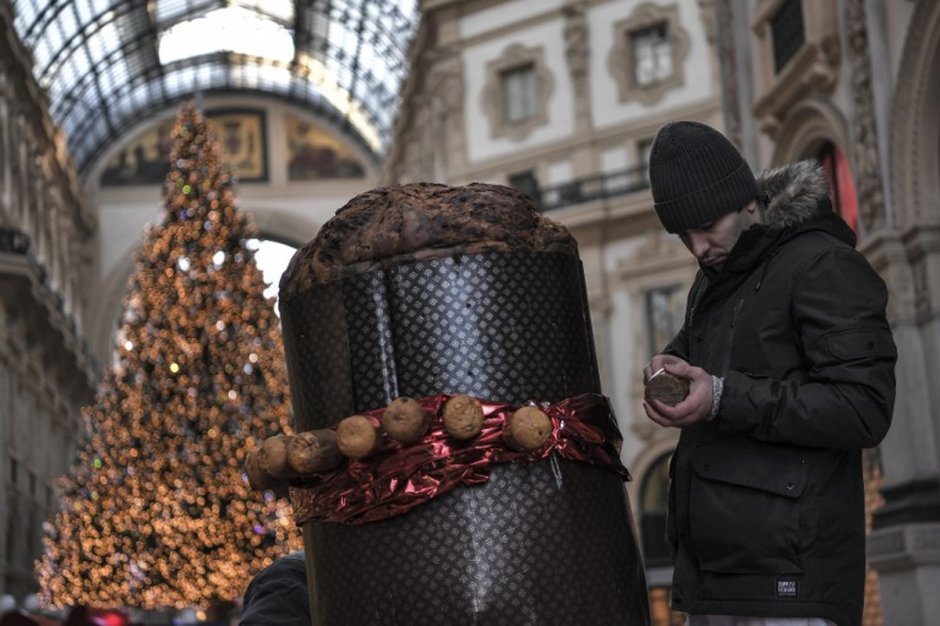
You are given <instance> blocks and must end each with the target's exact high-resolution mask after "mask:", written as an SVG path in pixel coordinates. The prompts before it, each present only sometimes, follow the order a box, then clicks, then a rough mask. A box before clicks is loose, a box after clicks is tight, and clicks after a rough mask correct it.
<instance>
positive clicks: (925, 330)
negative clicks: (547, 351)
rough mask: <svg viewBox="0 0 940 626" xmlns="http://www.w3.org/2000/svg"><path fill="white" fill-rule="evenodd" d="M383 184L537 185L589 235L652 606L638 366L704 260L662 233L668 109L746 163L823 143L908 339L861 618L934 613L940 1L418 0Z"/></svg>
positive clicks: (656, 507)
mask: <svg viewBox="0 0 940 626" xmlns="http://www.w3.org/2000/svg"><path fill="white" fill-rule="evenodd" d="M421 8H422V11H423V21H422V23H421V26H420V28H419V30H418V33H417V37H416V40H415V45H414V47H413V50H412V58H411V62H412V71H411V72H410V74H409V79H408V81H407V82H406V84H405V88H404V91H403V107H402V110H401V112H400V115H399V119H398V125H397V127H396V135H395V141H393V144H392V150H391V151H390V153H389V155H388V156H387V158H386V161H385V165H384V167H385V169H384V176H385V180H387V181H389V182H393V181H408V180H427V179H430V180H438V181H444V182H448V183H452V184H461V183H465V182H469V181H472V180H485V181H491V182H499V183H504V184H510V185H514V186H516V187H519V188H520V189H523V190H525V191H527V192H528V193H529V194H530V195H531V196H532V197H533V198H534V199H535V200H536V202H537V203H539V204H540V206H541V208H542V210H543V211H545V212H546V213H547V214H548V215H550V216H551V217H553V218H555V219H557V220H559V221H561V222H562V223H564V224H565V225H566V226H568V228H569V229H570V230H571V231H572V233H574V235H575V236H576V237H577V239H578V241H579V244H580V246H581V256H582V260H583V262H584V269H585V273H586V277H587V283H588V289H589V296H590V303H591V309H592V317H593V322H594V329H595V339H596V342H597V344H598V345H597V347H598V355H599V359H600V362H601V368H602V376H603V383H604V388H605V391H606V393H607V394H609V395H610V396H611V398H612V400H613V404H614V407H615V410H616V413H617V415H618V419H619V422H620V427H621V430H622V432H623V434H624V436H625V439H626V442H625V446H624V450H623V459H624V461H625V463H626V464H627V466H628V467H629V469H630V471H631V472H632V474H633V476H634V480H633V481H632V483H630V484H629V486H628V490H629V493H630V496H631V499H632V502H633V510H634V514H635V515H636V517H637V520H636V521H637V527H638V529H639V531H640V533H641V535H642V539H643V542H642V543H643V546H644V550H645V557H646V564H647V570H648V579H649V582H650V585H651V597H652V599H653V608H654V620H655V622H656V623H657V624H667V623H670V620H677V619H678V618H677V616H675V615H672V616H670V615H669V614H668V611H666V610H665V599H666V597H667V596H668V585H669V577H670V573H671V572H670V569H669V562H668V561H669V560H668V554H667V552H666V548H665V546H664V545H663V543H662V540H661V537H662V527H663V514H664V509H665V499H664V494H665V489H666V485H667V483H668V477H667V474H666V463H667V461H668V458H669V456H670V453H671V451H672V448H673V446H674V445H675V438H676V433H674V432H669V431H666V430H664V429H660V428H658V427H656V426H655V425H653V424H652V423H651V422H649V420H647V419H646V418H645V416H644V415H643V413H642V409H641V408H640V395H641V391H642V389H641V371H642V367H643V365H644V364H645V362H646V360H647V359H648V358H649V356H650V354H652V353H653V352H654V351H657V350H658V349H659V348H661V347H662V346H663V345H664V344H665V342H666V340H668V338H670V337H671V335H672V333H673V332H674V331H675V330H676V328H677V327H678V324H680V323H681V319H682V306H683V304H684V300H685V293H686V290H687V288H688V286H689V283H690V281H691V278H692V276H693V274H694V271H695V267H694V264H693V263H692V262H691V259H690V257H689V255H688V254H687V252H686V251H685V250H684V249H683V248H682V247H681V245H680V244H679V243H678V241H676V240H675V238H670V237H666V236H665V235H663V234H662V233H661V229H660V228H659V224H658V222H657V220H656V218H655V215H654V213H653V211H652V200H651V197H650V195H649V190H648V185H647V182H646V174H645V157H646V154H647V150H648V148H649V142H650V140H651V139H652V137H653V135H654V134H655V132H656V130H657V129H658V128H659V126H660V125H661V124H662V123H663V122H665V121H668V120H671V119H681V118H684V119H695V120H699V121H702V122H706V123H709V124H711V125H713V126H716V127H719V128H723V129H724V130H725V132H726V133H727V134H728V136H729V137H730V138H731V139H732V141H734V142H735V143H736V144H737V145H738V146H739V148H740V149H741V150H742V153H743V154H744V155H745V156H746V158H747V159H748V160H749V162H750V163H751V164H752V166H753V167H754V168H755V169H757V170H760V169H765V168H768V167H772V166H775V165H779V164H781V163H785V162H789V161H793V160H798V159H804V158H816V159H818V160H819V161H820V163H821V164H822V165H823V166H824V168H825V169H826V171H827V173H828V174H829V179H830V187H831V193H832V197H833V201H834V205H835V206H836V207H837V209H838V210H839V211H840V213H841V214H842V215H843V217H844V218H845V220H846V221H847V222H848V223H849V224H850V225H851V226H852V227H853V228H854V229H855V230H856V232H857V233H858V235H859V247H860V249H861V250H862V251H863V253H865V254H866V256H867V257H868V258H869V259H870V260H871V261H872V263H873V265H874V266H875V268H876V269H877V270H878V271H879V272H880V273H881V275H882V276H883V277H884V278H885V280H886V281H887V284H888V286H889V291H890V297H891V303H890V311H889V316H890V321H891V324H892V326H893V328H894V332H895V337H896V341H897V343H898V347H899V350H900V355H901V356H900V361H899V364H898V379H899V391H898V401H897V405H896V409H895V417H894V425H893V427H892V429H891V432H890V434H889V436H888V438H887V439H886V440H885V442H884V443H883V445H882V446H880V448H879V449H878V450H873V451H869V453H868V454H867V455H866V463H865V471H866V476H867V477H868V494H869V497H868V503H869V505H868V509H869V513H870V514H872V513H873V517H872V519H871V520H870V522H871V529H872V530H871V534H870V539H869V554H868V556H869V562H870V565H871V570H870V573H869V578H868V580H869V584H868V586H867V590H866V594H867V595H866V610H865V623H866V624H870V625H875V624H929V623H931V622H932V618H931V616H933V615H937V614H938V613H940V607H938V606H937V601H938V596H937V594H936V593H934V592H931V591H930V590H931V589H935V588H936V587H937V585H938V584H940V569H938V557H940V552H938V550H937V546H938V545H940V542H938V540H937V536H938V535H937V533H938V530H940V527H938V525H937V522H938V521H940V516H938V512H940V508H938V506H937V498H938V493H940V489H938V463H940V456H938V441H940V432H938V431H940V426H938V423H940V409H938V404H937V402H938V398H937V393H938V391H937V388H936V386H935V385H931V384H930V383H929V382H928V381H929V380H931V379H932V378H931V377H933V376H935V375H936V372H937V371H940V370H938V366H940V363H938V360H940V354H938V350H940V343H938V341H937V337H938V329H937V322H936V319H937V311H938V306H937V300H938V296H937V293H938V292H937V289H938V288H940V282H938V280H940V278H938V276H940V274H938V267H940V266H938V263H937V258H936V257H937V246H936V243H935V242H936V240H937V225H938V223H940V215H938V206H940V205H938V204H937V197H938V194H937V187H938V184H940V183H938V180H940V163H938V155H940V132H938V110H937V109H936V106H935V105H936V102H938V99H937V95H938V90H940V85H938V82H940V71H938V68H940V63H938V61H940V5H938V4H937V3H934V2H928V1H920V2H916V1H915V2H907V1H893V2H892V1H886V2H885V1H876V0H820V1H819V2H816V1H814V2H805V1H801V0H747V1H744V2H737V1H734V0H699V1H697V2H632V1H619V2H605V1H602V0H581V1H579V0H571V1H566V0H556V1H552V2H536V1H527V0H513V1H509V2H493V1H486V0H477V1H467V2H453V1H447V0H427V1H425V2H422V3H421Z"/></svg>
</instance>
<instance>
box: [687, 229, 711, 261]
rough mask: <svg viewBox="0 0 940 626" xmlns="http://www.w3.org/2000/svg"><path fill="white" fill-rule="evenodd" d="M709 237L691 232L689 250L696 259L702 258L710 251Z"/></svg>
mask: <svg viewBox="0 0 940 626" xmlns="http://www.w3.org/2000/svg"><path fill="white" fill-rule="evenodd" d="M708 248H709V246H708V239H707V238H706V237H704V236H702V235H701V234H699V233H689V250H691V251H692V254H693V255H695V258H696V259H701V258H702V257H703V256H705V253H706V252H708Z"/></svg>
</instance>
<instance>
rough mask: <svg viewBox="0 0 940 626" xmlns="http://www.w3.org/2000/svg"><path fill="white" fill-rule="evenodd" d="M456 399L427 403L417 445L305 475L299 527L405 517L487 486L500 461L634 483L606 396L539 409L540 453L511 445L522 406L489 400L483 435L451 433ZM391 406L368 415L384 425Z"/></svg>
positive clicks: (392, 447) (391, 446)
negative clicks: (596, 471) (567, 464)
mask: <svg viewBox="0 0 940 626" xmlns="http://www.w3.org/2000/svg"><path fill="white" fill-rule="evenodd" d="M452 397H453V396H450V395H443V394H442V395H436V396H431V397H428V398H419V399H418V402H420V403H421V406H422V408H424V410H425V411H426V412H427V413H428V414H429V415H431V416H432V417H431V423H430V428H429V430H428V433H427V434H426V435H425V436H424V438H423V439H422V440H421V441H419V442H417V443H413V444H408V445H405V444H402V443H400V442H398V441H394V440H392V439H387V440H386V445H385V447H384V448H383V449H382V450H381V451H380V452H378V453H376V454H374V455H372V456H370V457H368V458H366V459H361V460H358V461H357V460H352V459H349V460H348V461H347V462H345V463H343V464H342V465H340V466H339V467H337V468H336V469H334V470H331V471H329V472H322V473H318V474H313V475H309V476H305V477H304V478H303V482H302V484H299V485H294V486H291V487H290V500H291V505H292V506H293V509H294V518H295V521H296V522H297V524H298V525H301V524H303V523H305V522H309V521H312V520H322V521H329V522H342V523H346V524H361V523H365V522H374V521H378V520H382V519H388V518H390V517H395V516H397V515H401V514H402V513H405V512H406V511H409V510H410V509H413V508H414V507H416V506H419V505H421V504H423V503H425V502H427V501H428V500H430V499H431V498H434V497H437V496H439V495H441V494H443V493H446V492H448V491H450V490H452V489H454V488H455V487H457V486H458V485H479V484H482V483H485V482H486V481H487V480H489V477H490V466H491V465H492V464H493V463H520V462H531V461H536V460H539V459H544V458H547V457H549V456H551V455H557V456H558V457H561V458H563V459H568V460H571V461H581V462H583V463H590V464H592V465H598V466H600V467H604V468H607V469H610V470H613V471H614V472H616V473H617V474H619V475H620V476H621V477H622V478H623V479H624V480H629V479H630V474H629V472H628V471H627V468H626V467H624V465H623V463H622V462H621V461H620V446H621V444H622V442H623V438H622V437H621V435H620V431H619V430H618V429H617V422H616V419H615V418H614V415H613V412H612V411H611V408H610V403H609V401H608V400H607V398H606V397H604V396H602V395H599V394H583V395H580V396H574V397H572V398H567V399H565V400H562V401H560V402H557V403H555V404H549V403H542V404H536V405H535V406H538V408H540V409H541V410H542V411H544V412H545V413H546V415H548V417H549V418H550V419H551V421H552V433H551V435H550V436H549V438H548V440H547V441H546V442H545V444H544V445H543V446H542V447H541V448H538V449H536V450H532V451H528V452H520V451H517V450H513V449H511V448H509V447H507V446H506V444H505V440H504V438H503V435H504V430H505V427H506V424H507V418H508V417H509V416H510V415H511V414H512V413H513V411H515V410H516V409H517V408H519V407H518V406H513V405H509V404H494V403H489V402H484V401H482V400H481V403H482V405H483V415H484V421H483V430H482V431H481V432H480V434H479V435H478V436H477V437H476V438H474V439H472V440H470V441H466V442H462V441H457V440H455V439H452V438H451V437H450V436H448V434H447V432H446V431H445V430H444V422H443V419H442V417H441V408H442V407H443V406H444V403H445V402H447V400H449V399H450V398H452ZM384 410H385V409H384V408H381V409H375V410H373V411H369V412H366V413H363V415H366V416H367V417H369V418H371V419H373V420H374V422H375V423H376V424H379V423H380V422H381V416H382V412H383V411H384Z"/></svg>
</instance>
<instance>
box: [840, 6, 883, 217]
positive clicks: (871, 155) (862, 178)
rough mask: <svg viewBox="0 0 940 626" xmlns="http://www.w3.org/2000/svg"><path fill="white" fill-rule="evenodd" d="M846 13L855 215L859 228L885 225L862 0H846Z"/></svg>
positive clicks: (870, 70)
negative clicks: (851, 111)
mask: <svg viewBox="0 0 940 626" xmlns="http://www.w3.org/2000/svg"><path fill="white" fill-rule="evenodd" d="M845 17H846V23H847V31H848V42H849V51H850V55H851V66H852V100H853V105H854V110H853V115H852V142H851V143H852V148H851V150H852V160H853V161H854V163H855V181H856V188H857V189H858V208H859V212H858V217H859V221H860V222H861V226H862V232H863V233H870V232H872V231H875V230H879V229H881V228H882V227H884V225H885V201H884V192H883V190H882V187H881V162H880V159H879V157H878V131H877V127H876V122H875V97H874V93H873V91H872V69H871V48H870V46H869V43H868V26H867V24H866V19H865V1H864V0H846V4H845Z"/></svg>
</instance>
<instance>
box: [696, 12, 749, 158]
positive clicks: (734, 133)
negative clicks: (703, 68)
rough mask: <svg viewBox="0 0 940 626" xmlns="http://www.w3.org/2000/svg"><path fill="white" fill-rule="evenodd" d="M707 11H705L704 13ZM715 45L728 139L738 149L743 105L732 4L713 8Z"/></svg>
mask: <svg viewBox="0 0 940 626" xmlns="http://www.w3.org/2000/svg"><path fill="white" fill-rule="evenodd" d="M702 10H703V11H704V8H703V9H702ZM714 13H715V16H714V22H715V30H716V31H717V32H716V37H715V44H714V45H716V47H717V49H718V66H719V67H718V71H719V72H721V86H722V91H723V92H724V93H723V97H722V99H721V100H722V102H723V103H724V111H725V136H726V137H727V138H728V139H729V140H730V141H731V143H733V144H734V145H736V146H737V147H738V148H739V149H740V148H741V147H742V146H743V138H742V137H741V128H742V121H741V103H740V94H739V92H738V72H739V69H738V65H737V60H736V50H735V40H734V13H733V11H732V8H731V0H717V2H716V4H715V7H714Z"/></svg>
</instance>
